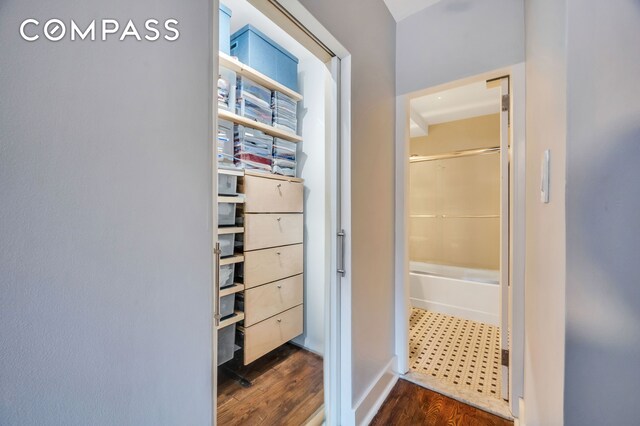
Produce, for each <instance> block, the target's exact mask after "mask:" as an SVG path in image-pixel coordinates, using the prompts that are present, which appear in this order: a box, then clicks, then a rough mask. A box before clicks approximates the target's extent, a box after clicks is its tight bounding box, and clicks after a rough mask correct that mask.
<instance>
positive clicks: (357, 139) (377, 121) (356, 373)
mask: <svg viewBox="0 0 640 426" xmlns="http://www.w3.org/2000/svg"><path fill="white" fill-rule="evenodd" d="M301 3H302V4H303V5H304V6H305V7H306V8H307V9H308V10H309V11H310V12H311V13H312V14H313V15H314V16H315V17H316V18H317V19H318V20H319V21H320V22H321V23H322V24H323V25H324V26H325V27H326V28H327V30H329V31H330V32H331V33H332V34H333V35H334V36H335V37H336V38H337V39H338V41H340V43H342V44H343V45H344V46H345V48H346V49H348V50H349V52H350V53H351V55H352V57H351V59H352V62H351V69H352V81H351V94H352V98H351V111H352V116H351V130H352V132H351V155H352V160H351V193H352V218H351V220H352V224H353V225H352V235H349V236H347V238H350V239H351V243H352V271H351V272H352V284H351V286H352V288H351V295H352V301H353V303H352V330H351V333H352V336H353V347H352V372H353V395H352V402H354V403H355V402H356V401H359V400H360V398H361V397H362V396H363V395H365V394H366V393H367V389H368V388H369V386H371V385H372V384H373V383H374V382H375V380H376V379H377V377H378V375H379V374H380V373H381V371H382V370H384V369H385V368H386V366H387V365H388V364H389V362H390V361H391V360H392V358H393V259H394V255H393V250H394V247H393V241H394V240H393V228H394V226H393V222H394V218H393V205H394V192H393V191H394V184H393V183H394V171H393V161H394V160H393V157H394V150H393V146H394V126H395V123H394V121H395V120H394V116H395V110H394V108H395V106H394V105H395V90H394V81H395V71H394V70H395V67H394V60H395V22H394V20H393V18H392V17H391V15H390V13H389V11H388V10H387V8H386V6H385V5H384V3H383V2H382V0H376V1H371V0H353V1H349V2H344V1H339V0H324V1H319V0H302V1H301Z"/></svg>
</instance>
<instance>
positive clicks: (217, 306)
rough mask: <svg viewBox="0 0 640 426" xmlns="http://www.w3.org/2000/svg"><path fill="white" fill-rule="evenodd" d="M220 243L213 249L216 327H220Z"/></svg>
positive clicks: (214, 316)
mask: <svg viewBox="0 0 640 426" xmlns="http://www.w3.org/2000/svg"><path fill="white" fill-rule="evenodd" d="M220 253H222V251H221V250H220V241H217V242H216V247H215V248H214V249H213V254H214V255H215V264H216V269H215V271H216V279H215V283H214V289H213V300H214V305H215V312H214V315H213V319H214V320H215V324H216V327H217V326H219V325H220V318H222V317H221V316H220Z"/></svg>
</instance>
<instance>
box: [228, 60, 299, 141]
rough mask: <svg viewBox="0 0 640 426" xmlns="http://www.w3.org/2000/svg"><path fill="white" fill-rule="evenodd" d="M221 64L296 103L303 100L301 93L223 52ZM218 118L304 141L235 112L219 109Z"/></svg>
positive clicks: (272, 134) (289, 138) (282, 137)
mask: <svg viewBox="0 0 640 426" xmlns="http://www.w3.org/2000/svg"><path fill="white" fill-rule="evenodd" d="M219 62H220V66H221V67H224V68H227V69H230V70H232V71H235V72H236V74H239V75H243V76H245V77H247V78H249V79H250V80H253V81H255V82H256V83H258V84H260V85H262V86H264V87H266V88H267V89H270V90H274V91H276V92H280V93H283V94H285V95H287V96H289V97H290V98H292V99H293V100H295V101H301V100H302V95H301V94H300V93H298V92H295V91H293V90H291V89H289V88H288V87H287V86H284V85H282V84H280V83H278V82H277V81H275V80H274V79H272V78H269V77H267V76H266V75H264V74H262V73H261V72H259V71H256V70H254V69H253V68H251V67H249V66H247V65H245V64H243V63H242V62H240V61H238V60H237V59H236V58H233V57H231V56H229V55H227V54H225V53H223V52H219ZM218 118H220V119H222V120H228V121H231V122H233V123H236V124H242V125H243V126H247V127H251V128H253V129H258V130H260V131H261V132H264V133H266V134H268V135H271V136H275V137H277V138H281V139H285V140H288V141H291V142H301V141H302V138H301V137H300V136H298V135H296V134H295V133H293V132H288V131H286V130H281V129H278V128H275V127H273V126H270V125H268V124H264V123H259V122H257V121H253V120H251V119H248V118H245V117H242V116H239V115H238V114H235V113H233V112H230V111H226V110H224V109H218Z"/></svg>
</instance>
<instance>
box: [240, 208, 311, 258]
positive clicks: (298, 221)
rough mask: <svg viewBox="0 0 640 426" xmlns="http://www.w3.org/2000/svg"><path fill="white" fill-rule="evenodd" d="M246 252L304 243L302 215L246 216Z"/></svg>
mask: <svg viewBox="0 0 640 426" xmlns="http://www.w3.org/2000/svg"><path fill="white" fill-rule="evenodd" d="M244 227H245V236H244V250H245V251H249V250H256V249H263V248H268V247H276V246H285V245H289V244H298V243H302V241H303V239H304V216H303V215H302V213H285V214H281V213H277V214H246V215H245V216H244Z"/></svg>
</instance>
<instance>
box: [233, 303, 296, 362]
mask: <svg viewBox="0 0 640 426" xmlns="http://www.w3.org/2000/svg"><path fill="white" fill-rule="evenodd" d="M302 306H303V305H298V306H296V307H295V308H292V309H289V310H288V311H284V312H282V313H280V314H278V315H276V316H273V317H271V318H269V319H266V320H264V321H262V322H259V323H257V324H254V325H252V326H250V327H245V329H244V364H245V365H246V364H249V363H250V362H253V361H255V360H256V359H258V358H260V357H261V356H262V355H264V354H266V353H268V352H270V351H272V350H274V349H275V348H277V347H278V346H281V345H283V344H285V343H287V342H288V341H289V340H291V339H293V338H294V337H296V336H299V335H300V334H302V330H303V325H302V321H303V319H302V317H303V308H302Z"/></svg>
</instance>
